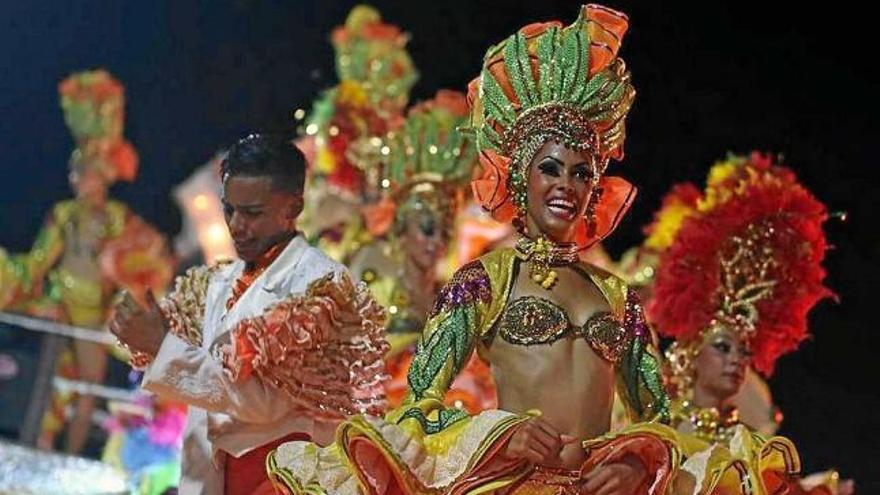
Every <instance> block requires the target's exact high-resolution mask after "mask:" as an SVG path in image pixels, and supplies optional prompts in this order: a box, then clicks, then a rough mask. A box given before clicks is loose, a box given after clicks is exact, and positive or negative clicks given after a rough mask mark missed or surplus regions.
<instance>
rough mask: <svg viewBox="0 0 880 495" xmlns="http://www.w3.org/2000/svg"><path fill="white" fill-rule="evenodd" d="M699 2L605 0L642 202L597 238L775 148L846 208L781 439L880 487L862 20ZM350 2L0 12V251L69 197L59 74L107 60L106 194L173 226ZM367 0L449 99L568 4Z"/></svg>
mask: <svg viewBox="0 0 880 495" xmlns="http://www.w3.org/2000/svg"><path fill="white" fill-rule="evenodd" d="M685 3H686V4H688V5H687V6H685V5H683V4H685ZM709 3H710V2H699V3H698V2H657V1H641V2H619V1H613V2H611V3H610V5H611V6H613V7H616V8H619V9H621V10H624V11H626V12H628V13H629V14H630V17H631V21H632V24H631V31H630V33H629V34H628V36H627V38H626V40H625V42H624V45H623V49H622V54H623V56H624V58H625V59H626V60H627V62H628V64H629V66H630V68H631V70H632V73H633V79H634V81H635V84H636V87H637V88H638V90H639V96H638V98H637V100H636V105H635V107H634V109H633V111H632V113H631V116H630V119H629V128H628V130H629V139H628V142H627V157H626V159H625V160H624V162H623V164H622V165H620V166H619V168H618V169H617V170H618V171H619V172H620V173H621V174H623V175H626V176H627V177H629V178H630V179H631V180H633V182H635V183H637V184H638V185H639V186H640V187H641V195H640V197H639V199H638V200H637V202H636V205H635V206H634V208H633V210H632V212H631V213H630V217H629V221H628V222H626V221H625V222H624V225H623V226H622V227H621V228H620V229H619V230H618V233H617V234H615V235H614V236H613V237H612V239H611V240H610V242H609V246H610V248H611V250H612V251H613V252H615V253H619V252H620V251H621V250H622V249H623V248H625V247H627V246H629V245H633V244H634V243H636V242H638V241H639V236H640V226H641V225H642V224H644V223H646V222H647V221H648V220H649V218H650V214H651V212H652V211H653V209H654V208H656V207H657V205H658V202H659V197H660V195H661V194H662V193H663V192H664V191H665V190H666V189H667V188H668V187H669V186H670V185H671V184H673V183H674V182H678V181H682V180H693V181H698V182H699V181H701V180H702V179H703V176H704V174H705V171H706V169H707V168H708V166H709V165H710V164H711V163H712V162H713V161H714V160H715V159H717V158H721V157H722V156H723V155H724V154H725V153H726V152H727V151H729V150H730V151H737V152H747V151H749V150H751V149H754V148H757V149H762V150H772V151H776V152H781V153H783V154H784V155H785V158H786V162H787V164H788V165H789V166H791V167H792V168H794V169H795V170H796V171H797V172H798V174H799V175H800V177H801V178H802V180H803V181H804V182H805V183H806V184H807V185H808V186H809V187H810V188H812V189H813V190H814V192H815V193H816V195H817V196H818V197H819V198H821V199H823V200H824V201H825V202H827V203H828V205H829V207H830V208H831V209H832V210H846V211H848V212H849V213H850V221H849V222H847V223H846V224H839V223H834V222H832V223H830V224H829V228H828V232H829V239H830V242H831V243H832V244H834V245H835V246H836V249H835V250H833V251H831V252H830V253H829V256H828V263H827V266H828V270H829V284H830V285H831V287H832V288H834V289H835V290H836V291H837V293H838V294H839V296H840V303H839V304H834V303H830V302H825V303H823V304H821V305H820V306H819V307H818V308H817V309H816V310H815V311H814V313H813V318H812V322H813V327H812V328H813V333H814V339H813V340H812V341H810V342H807V343H806V344H805V345H804V346H803V347H802V350H801V351H799V352H798V353H797V354H794V355H790V356H787V357H785V358H783V359H782V360H781V361H780V362H779V363H778V367H777V368H778V370H777V372H776V374H775V375H774V376H773V378H772V379H771V385H772V387H773V389H774V392H775V394H776V398H777V401H778V402H779V404H780V405H781V406H782V408H783V410H784V411H785V412H786V422H785V424H784V426H783V431H782V433H784V434H786V435H788V436H790V437H791V438H793V439H794V440H795V442H796V443H797V444H798V445H799V447H800V449H801V452H802V457H803V461H804V464H805V467H806V471H807V472H809V471H811V470H816V469H820V468H824V467H828V466H837V467H839V468H841V469H842V470H843V474H844V475H845V476H853V477H856V478H857V481H859V482H860V485H861V488H862V489H863V491H862V493H870V492H873V491H874V490H880V469H878V468H877V461H876V459H877V458H878V457H880V455H878V454H880V449H878V448H876V447H875V445H874V443H875V442H876V441H877V439H878V438H880V432H878V429H880V421H878V420H877V418H878V417H880V413H878V412H877V411H880V393H878V391H877V388H876V384H875V383H874V381H875V380H876V379H877V378H878V377H880V373H878V372H877V371H876V368H875V366H876V363H877V358H876V349H877V346H878V345H880V337H878V334H877V331H876V330H874V329H873V317H874V312H873V311H872V304H876V302H875V300H874V299H873V297H872V296H873V293H872V292H870V287H873V286H876V285H877V282H878V281H880V276H878V275H880V267H878V265H877V263H875V262H874V259H873V256H874V255H875V254H877V253H878V251H880V249H878V247H880V241H878V236H877V234H876V227H877V224H875V223H874V222H873V221H871V220H870V218H871V217H872V213H871V212H872V206H873V205H874V203H875V199H876V195H877V194H878V192H880V190H878V188H877V186H878V183H877V182H876V179H874V178H873V176H874V174H872V173H870V170H871V169H872V168H873V165H871V164H872V163H874V162H873V160H874V159H875V156H874V155H872V154H870V153H869V148H868V146H869V142H870V144H874V143H875V142H876V140H877V136H878V133H877V131H878V126H877V124H876V120H875V115H876V114H877V110H878V105H877V101H876V96H875V89H876V88H878V81H877V80H876V79H872V78H871V77H869V72H873V71H872V69H873V67H872V66H873V65H874V61H875V57H876V54H875V53H871V52H869V49H870V48H874V47H875V45H876V41H875V40H874V39H869V37H870V36H871V35H872V34H873V33H874V31H873V30H876V27H875V26H874V25H873V24H870V22H871V18H870V16H869V15H868V14H867V13H865V12H862V13H860V12H858V11H857V10H855V9H850V10H845V7H843V6H839V7H828V6H826V7H824V9H822V10H820V9H818V8H815V7H807V6H806V4H804V3H798V4H794V5H793V8H792V9H786V8H784V7H782V6H779V5H776V6H774V7H770V9H771V10H766V9H767V7H765V6H762V7H761V8H758V7H753V6H748V5H746V4H745V3H743V2H740V3H736V4H734V3H732V2H724V3H722V2H717V3H716V4H714V5H707V4H709ZM672 4H674V5H672ZM725 4H726V5H725ZM352 5H353V3H352V2H347V1H346V2H320V1H311V0H310V1H296V2H293V1H287V2H281V1H278V2H257V1H243V0H242V1H231V2H207V1H205V2H195V1H171V0H156V1H151V2H118V1H112V0H106V1H70V2H0V46H3V51H2V53H0V66H2V67H3V68H4V70H2V71H0V153H2V155H0V156H2V161H0V163H2V165H0V225H2V232H0V245H3V246H5V247H6V248H7V249H10V250H21V249H25V248H26V247H27V246H28V245H29V243H30V241H31V239H32V237H33V235H34V234H35V232H36V231H37V229H38V227H39V225H40V223H41V221H42V217H43V215H44V212H45V211H46V209H47V208H48V207H49V206H50V205H51V204H52V203H53V202H55V201H57V200H59V199H62V198H64V197H66V196H67V195H68V194H69V193H68V190H67V184H66V163H67V157H68V154H69V152H70V150H71V146H72V144H71V140H70V138H69V136H68V133H67V131H66V129H65V127H64V124H63V121H62V118H61V112H60V110H59V108H58V102H57V93H56V84H57V82H58V81H59V80H60V79H62V78H63V77H64V76H66V75H67V74H69V73H70V72H72V71H74V70H77V69H84V68H94V67H105V68H107V69H109V70H110V71H111V72H112V73H114V74H115V75H116V76H117V77H118V78H119V79H121V80H122V81H123V82H124V83H125V84H126V88H127V95H128V106H127V114H128V118H127V127H126V134H127V136H128V138H129V139H130V140H131V141H132V142H133V143H134V145H135V146H136V147H137V148H138V150H139V153H140V156H141V167H142V168H141V174H140V177H139V179H138V181H137V182H136V183H135V184H133V185H130V184H125V185H118V186H115V188H114V191H113V192H114V194H115V195H116V197H118V198H120V199H122V200H124V201H126V202H128V203H129V204H131V205H132V206H133V208H134V209H135V210H136V211H137V212H139V213H140V214H141V215H143V216H145V217H146V218H147V219H148V220H150V221H151V222H153V223H154V224H156V225H158V226H159V227H160V228H162V229H163V230H165V231H166V232H169V233H173V232H176V231H177V230H178V229H179V224H180V218H179V214H178V213H177V211H176V208H175V206H174V205H173V203H172V201H171V200H170V198H169V191H170V188H171V187H172V186H173V185H174V184H176V183H178V182H179V181H181V180H182V179H183V178H185V177H186V176H187V175H188V174H189V173H190V172H191V171H192V170H193V169H194V168H195V167H196V166H197V165H199V164H200V163H202V162H204V161H205V160H207V159H208V158H209V157H210V156H211V155H212V153H213V151H214V150H216V149H218V148H219V147H221V146H223V145H224V144H228V143H229V142H231V141H232V140H234V139H235V138H236V137H238V136H240V135H243V134H245V133H246V132H249V131H251V130H254V129H270V128H279V127H285V126H290V125H291V115H292V112H293V110H294V109H295V108H297V107H300V106H305V107H308V106H309V104H310V101H311V100H312V99H313V98H314V96H315V95H316V94H317V92H318V90H319V89H321V88H322V87H325V86H329V85H331V84H333V83H334V82H335V75H334V73H333V65H332V63H333V62H332V50H331V47H330V45H329V42H328V33H329V31H330V29H331V28H332V27H333V26H334V25H337V24H340V23H341V22H342V21H343V19H344V17H345V14H346V13H347V11H348V10H349V9H350V8H351V6H352ZM375 5H376V6H377V7H379V8H380V10H381V11H382V12H383V14H384V16H385V18H386V19H387V20H389V21H391V22H394V23H396V24H398V25H400V26H402V27H403V28H405V29H406V30H407V31H409V32H410V33H411V34H412V41H411V43H410V49H411V53H412V55H413V58H414V60H415V63H416V65H417V66H418V67H419V69H420V72H421V74H422V77H421V79H420V81H419V83H418V84H417V85H416V88H415V90H414V98H415V99H420V98H425V97H428V96H430V95H432V94H433V93H434V91H436V90H437V89H439V88H453V89H460V90H463V89H464V87H465V85H466V83H467V82H468V81H469V80H470V78H471V77H473V76H474V75H476V73H477V71H478V69H479V67H480V61H481V58H482V55H483V53H484V50H485V49H486V48H487V47H488V46H489V45H490V44H492V43H495V42H498V41H500V40H501V39H503V38H504V37H506V36H507V35H509V34H510V33H512V32H513V31H514V30H515V29H517V28H518V27H520V26H521V25H523V24H526V23H528V22H533V21H539V20H549V19H553V18H558V19H561V20H563V21H565V22H566V23H568V22H571V21H573V20H574V18H575V16H576V14H577V6H578V3H577V2H562V1H542V2H523V5H517V4H516V3H515V2H506V3H505V4H502V5H492V4H491V3H490V2H466V1H440V2H431V3H424V4H423V3H421V2H415V1H406V2H404V1H400V2H393V1H380V2H375ZM872 488H873V490H872Z"/></svg>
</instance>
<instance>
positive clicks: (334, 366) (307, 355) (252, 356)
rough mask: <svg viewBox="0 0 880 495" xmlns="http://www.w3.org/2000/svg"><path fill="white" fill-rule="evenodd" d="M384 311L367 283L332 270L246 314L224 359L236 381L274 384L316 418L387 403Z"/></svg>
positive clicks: (373, 410)
mask: <svg viewBox="0 0 880 495" xmlns="http://www.w3.org/2000/svg"><path fill="white" fill-rule="evenodd" d="M384 328H385V312H384V310H383V309H382V308H381V307H380V306H379V305H378V304H377V303H376V302H375V301H374V300H373V298H372V297H371V296H370V295H369V292H368V291H367V290H366V288H365V286H363V285H359V286H355V285H354V284H353V283H352V282H351V280H350V279H349V278H348V277H341V278H340V279H338V280H335V279H334V278H333V275H332V274H329V275H327V276H325V277H323V278H321V279H319V280H316V281H314V282H312V283H311V284H310V285H309V288H308V290H306V292H305V293H303V294H297V295H294V296H291V297H289V298H287V299H284V300H282V301H281V302H279V303H277V304H275V305H273V306H271V307H270V308H268V309H267V310H266V311H265V312H264V313H263V314H262V315H260V316H258V317H255V318H249V319H246V320H242V321H241V322H239V323H238V325H237V326H236V327H235V329H234V330H233V331H232V338H231V341H232V342H231V344H228V345H226V346H224V347H223V348H222V350H221V357H222V360H223V364H224V367H225V368H226V369H227V371H228V372H229V373H230V374H231V376H232V377H233V379H234V380H236V381H244V380H246V379H248V378H249V377H251V376H258V377H260V378H261V379H262V380H264V381H266V382H268V383H272V384H274V385H275V386H276V387H278V388H280V389H281V390H283V391H284V392H286V393H287V394H288V395H289V396H290V397H291V398H293V399H294V400H295V401H296V402H297V403H299V404H300V405H301V406H302V407H304V408H305V409H306V410H308V411H309V412H310V413H312V414H314V415H315V416H316V417H321V418H327V419H341V418H345V417H346V416H350V415H353V414H359V413H366V414H381V413H382V412H383V411H384V409H385V395H384V388H383V385H382V383H383V381H384V380H385V378H386V376H385V371H384V362H383V360H382V357H383V356H384V354H385V352H386V351H387V350H388V343H387V342H386V340H385V337H384Z"/></svg>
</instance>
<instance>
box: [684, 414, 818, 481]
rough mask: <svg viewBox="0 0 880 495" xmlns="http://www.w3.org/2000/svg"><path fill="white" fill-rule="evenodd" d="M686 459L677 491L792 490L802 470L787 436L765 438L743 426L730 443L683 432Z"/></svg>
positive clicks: (737, 430)
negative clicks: (715, 442)
mask: <svg viewBox="0 0 880 495" xmlns="http://www.w3.org/2000/svg"><path fill="white" fill-rule="evenodd" d="M678 444H679V445H680V446H681V447H682V449H683V451H684V454H685V456H686V460H685V461H684V462H683V463H682V466H681V470H680V472H679V473H678V474H677V476H676V480H675V489H674V493H676V494H689V495H698V494H729V493H736V494H744V495H768V494H775V493H788V491H786V490H785V488H784V487H787V486H789V484H791V483H793V479H794V477H795V476H796V475H797V474H798V473H799V472H800V469H801V464H800V457H799V456H798V453H797V450H796V449H795V447H794V445H793V444H792V443H791V442H790V441H789V440H788V439H786V438H783V437H772V438H769V439H765V438H763V437H761V436H760V435H758V434H755V433H752V432H750V431H749V430H748V429H747V428H746V427H745V426H739V427H737V429H736V432H735V433H734V435H733V438H732V439H731V441H730V443H729V444H728V445H722V444H712V445H710V444H708V443H706V442H704V441H702V440H699V439H697V438H696V437H694V436H693V435H688V434H684V433H679V441H678Z"/></svg>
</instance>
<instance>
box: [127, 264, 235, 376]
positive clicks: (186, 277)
mask: <svg viewBox="0 0 880 495" xmlns="http://www.w3.org/2000/svg"><path fill="white" fill-rule="evenodd" d="M228 263H229V262H220V263H215V264H213V265H210V266H208V265H200V266H195V267H192V268H190V269H189V270H187V271H186V273H184V274H183V275H181V276H179V277H177V278H176V279H175V281H174V290H172V291H171V292H170V293H169V294H168V295H166V296H165V297H164V298H163V299H162V300H161V301H159V309H161V310H162V315H163V316H164V319H165V326H166V328H167V329H168V331H169V332H171V334H172V335H174V336H176V337H178V338H180V339H181V340H183V341H184V342H186V343H188V344H189V345H192V346H195V347H201V346H202V324H203V320H204V317H205V297H206V296H207V293H208V284H209V282H210V281H211V277H212V276H213V274H214V273H215V272H216V271H217V270H219V269H220V268H221V267H223V266H225V265H227V264H228ZM152 361H153V356H150V355H149V354H145V353H142V352H137V351H133V352H132V353H131V362H130V364H131V367H132V368H134V369H138V370H142V369H144V368H146V367H147V366H148V365H149V364H150V363H151V362H152Z"/></svg>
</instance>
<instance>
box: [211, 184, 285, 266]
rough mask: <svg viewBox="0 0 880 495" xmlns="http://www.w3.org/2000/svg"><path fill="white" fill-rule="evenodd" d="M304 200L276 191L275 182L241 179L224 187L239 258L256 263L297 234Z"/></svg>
mask: <svg viewBox="0 0 880 495" xmlns="http://www.w3.org/2000/svg"><path fill="white" fill-rule="evenodd" d="M301 210H302V198H301V196H297V195H296V194H292V193H290V192H287V191H284V190H280V189H278V188H275V187H272V178H271V177H267V176H256V177H251V176H247V175H237V176H233V177H228V178H226V180H225V181H224V183H223V213H224V215H225V217H226V225H227V226H228V227H229V234H230V235H231V236H232V241H233V243H234V244H235V250H236V251H237V252H238V256H239V257H240V258H241V259H242V260H244V261H245V262H253V261H256V260H257V259H259V257H260V256H261V255H262V254H263V253H265V252H266V251H267V250H269V248H271V247H272V246H274V245H276V244H277V243H279V242H281V241H282V240H284V239H286V238H290V237H291V236H293V235H294V233H295V232H296V217H297V216H299V213H300V211H301Z"/></svg>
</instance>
